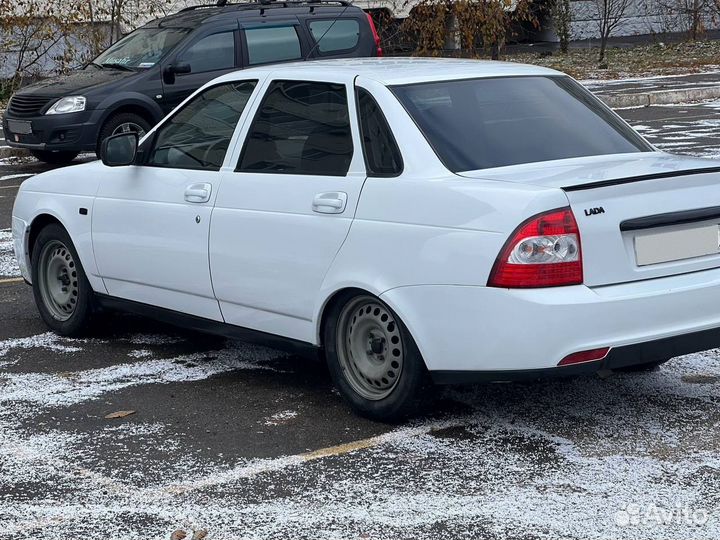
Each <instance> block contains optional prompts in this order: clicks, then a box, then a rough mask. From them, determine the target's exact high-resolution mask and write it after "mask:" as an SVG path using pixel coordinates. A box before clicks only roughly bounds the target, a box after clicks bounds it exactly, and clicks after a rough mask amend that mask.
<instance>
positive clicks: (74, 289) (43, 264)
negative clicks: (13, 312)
mask: <svg viewBox="0 0 720 540" xmlns="http://www.w3.org/2000/svg"><path fill="white" fill-rule="evenodd" d="M37 277H38V288H39V291H40V296H41V298H42V301H43V304H44V305H45V307H46V308H47V310H48V311H49V312H50V315H52V316H53V318H55V319H57V320H58V321H67V320H68V319H69V318H70V317H72V315H73V313H74V312H75V308H76V306H77V302H78V294H79V288H78V273H77V268H76V264H75V260H74V259H73V256H72V253H71V252H70V250H69V249H68V248H67V246H66V245H65V244H63V243H62V242H60V241H59V240H52V241H50V242H48V243H47V244H45V245H44V246H43V248H42V251H41V252H40V258H39V267H38V276H37Z"/></svg>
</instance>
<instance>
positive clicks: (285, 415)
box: [263, 411, 298, 426]
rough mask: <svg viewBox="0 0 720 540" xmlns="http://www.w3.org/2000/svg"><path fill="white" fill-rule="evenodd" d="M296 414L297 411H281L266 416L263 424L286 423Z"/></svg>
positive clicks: (276, 424)
mask: <svg viewBox="0 0 720 540" xmlns="http://www.w3.org/2000/svg"><path fill="white" fill-rule="evenodd" d="M297 415H298V413H297V411H282V412H279V413H277V414H273V415H272V416H270V417H268V418H266V419H265V421H264V422H263V424H265V425H266V426H279V425H281V424H287V423H288V422H289V421H290V420H292V419H293V418H295V417H296V416H297Z"/></svg>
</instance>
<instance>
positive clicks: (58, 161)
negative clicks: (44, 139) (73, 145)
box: [30, 150, 80, 165]
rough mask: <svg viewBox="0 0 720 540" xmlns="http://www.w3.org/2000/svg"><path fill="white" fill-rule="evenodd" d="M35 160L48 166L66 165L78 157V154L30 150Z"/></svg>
mask: <svg viewBox="0 0 720 540" xmlns="http://www.w3.org/2000/svg"><path fill="white" fill-rule="evenodd" d="M30 153H31V154H32V155H33V157H35V159H37V160H40V161H42V162H44V163H48V164H50V165H67V164H68V163H70V162H71V161H72V160H73V159H75V158H76V157H78V156H79V155H80V152H50V151H48V150H30Z"/></svg>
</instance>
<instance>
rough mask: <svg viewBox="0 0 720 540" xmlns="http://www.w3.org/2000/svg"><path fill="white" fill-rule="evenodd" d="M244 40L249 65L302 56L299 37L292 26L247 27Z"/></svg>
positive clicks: (296, 58)
mask: <svg viewBox="0 0 720 540" xmlns="http://www.w3.org/2000/svg"><path fill="white" fill-rule="evenodd" d="M245 40H246V41H247V50H248V63H249V64H250V65H251V66H252V65H255V64H266V63H268V62H282V61H284V60H299V59H301V58H302V53H301V51H300V38H298V33H297V30H296V29H295V27H294V26H274V27H270V28H247V29H246V30H245Z"/></svg>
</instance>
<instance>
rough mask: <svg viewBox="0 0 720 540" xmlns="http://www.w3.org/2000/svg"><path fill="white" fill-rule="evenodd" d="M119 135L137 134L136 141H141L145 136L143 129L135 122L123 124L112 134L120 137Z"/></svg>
mask: <svg viewBox="0 0 720 540" xmlns="http://www.w3.org/2000/svg"><path fill="white" fill-rule="evenodd" d="M121 133H137V136H138V139H142V138H143V137H144V136H145V130H144V129H143V127H142V126H141V125H139V124H136V123H135V122H124V123H122V124H120V125H119V126H118V127H116V128H115V129H114V130H113V132H112V134H113V135H120V134H121Z"/></svg>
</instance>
